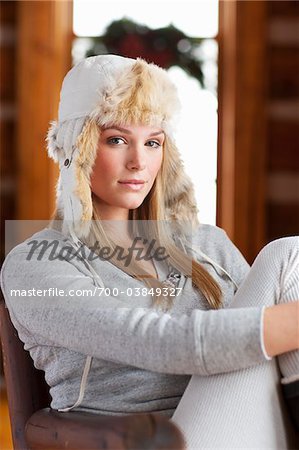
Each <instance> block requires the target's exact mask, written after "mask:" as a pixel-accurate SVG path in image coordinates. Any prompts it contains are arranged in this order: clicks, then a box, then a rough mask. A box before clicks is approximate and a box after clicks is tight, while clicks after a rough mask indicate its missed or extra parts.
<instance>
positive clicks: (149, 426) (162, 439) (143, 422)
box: [25, 408, 185, 450]
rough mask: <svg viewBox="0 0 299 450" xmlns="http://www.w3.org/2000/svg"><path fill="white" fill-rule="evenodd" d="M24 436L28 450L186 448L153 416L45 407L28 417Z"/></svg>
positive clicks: (177, 434)
mask: <svg viewBox="0 0 299 450" xmlns="http://www.w3.org/2000/svg"><path fill="white" fill-rule="evenodd" d="M25 434H26V441H27V443H28V447H29V448H30V449H31V450H49V449H51V450H56V449H57V450H58V449H65V448H67V449H71V450H85V449H86V450H87V449H88V450H95V449H113V450H127V449H130V450H133V449H136V450H137V449H138V450H141V449H146V450H162V449H169V450H170V449H175V450H184V449H185V443H184V438H183V436H182V433H181V432H180V430H179V429H178V428H177V427H176V425H175V424H174V423H173V422H171V421H170V420H169V419H168V418H167V417H164V416H161V415H159V414H154V413H148V414H130V415H127V416H105V415H98V414H92V413H85V412H76V411H73V412H66V413H63V412H58V411H55V410H51V409H50V408H45V409H41V410H39V411H37V412H36V413H34V414H33V415H32V416H31V417H30V419H29V420H28V421H27V424H26V430H25Z"/></svg>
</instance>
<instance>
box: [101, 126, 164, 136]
mask: <svg viewBox="0 0 299 450" xmlns="http://www.w3.org/2000/svg"><path fill="white" fill-rule="evenodd" d="M106 130H118V131H121V132H122V133H126V134H133V133H132V132H131V131H130V130H127V129H126V128H121V127H108V128H104V130H103V131H106ZM159 134H164V131H163V130H161V131H156V132H154V133H150V134H149V136H158V135H159Z"/></svg>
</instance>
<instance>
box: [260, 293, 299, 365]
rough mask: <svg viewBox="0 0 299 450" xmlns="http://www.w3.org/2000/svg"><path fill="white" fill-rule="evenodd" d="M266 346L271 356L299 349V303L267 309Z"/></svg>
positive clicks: (265, 313) (265, 323)
mask: <svg viewBox="0 0 299 450" xmlns="http://www.w3.org/2000/svg"><path fill="white" fill-rule="evenodd" d="M264 344H265V349H266V352H267V354H268V355H269V356H277V355H280V354H282V353H285V352H290V351H292V350H298V349H299V301H296V302H290V303H283V304H279V305H275V306H270V307H268V308H265V312H264Z"/></svg>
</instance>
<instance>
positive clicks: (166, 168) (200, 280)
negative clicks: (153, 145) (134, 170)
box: [52, 119, 222, 311]
mask: <svg viewBox="0 0 299 450" xmlns="http://www.w3.org/2000/svg"><path fill="white" fill-rule="evenodd" d="M99 136H100V128H99V126H98V124H97V122H96V120H95V119H88V120H87V121H86V123H85V126H84V128H83V131H82V132H81V134H80V135H79V136H78V139H77V146H78V149H79V155H78V171H77V174H76V176H77V177H84V178H85V179H88V180H89V179H90V175H91V173H92V168H93V164H94V161H95V157H96V152H97V145H98V139H99ZM171 147H174V143H173V142H172V140H170V139H169V138H168V136H167V135H166V136H165V141H164V144H163V159H162V165H161V168H160V170H159V172H158V174H157V177H156V179H155V182H154V184H153V186H152V188H151V190H150V192H149V193H148V195H147V196H146V198H145V199H144V201H143V203H142V204H141V205H140V206H139V207H138V208H137V209H135V210H130V211H129V223H130V229H131V231H132V235H134V233H138V235H139V236H140V233H141V235H143V236H145V237H147V238H149V239H151V241H152V242H154V243H155V248H156V246H160V247H162V248H164V249H165V250H166V252H167V255H168V262H169V263H170V264H171V266H173V267H174V268H175V269H177V270H178V271H179V272H180V273H181V274H183V275H185V276H187V277H190V278H191V279H192V284H193V286H194V287H195V288H196V289H197V290H198V291H200V292H201V293H202V294H203V295H204V297H205V299H206V301H207V303H208V305H209V306H210V307H211V308H213V309H218V308H220V307H221V306H222V293H221V288H220V286H219V284H218V283H217V282H216V280H215V279H214V278H213V277H212V276H211V275H210V274H209V273H208V271H207V270H206V269H205V268H204V267H203V266H202V265H201V264H200V263H199V262H197V261H196V260H195V259H194V258H193V256H192V255H190V254H188V253H187V252H186V249H185V248H184V245H183V244H182V241H181V240H179V239H178V240H177V242H175V239H174V236H173V234H172V233H171V232H170V229H169V227H168V226H166V223H167V221H169V220H170V222H173V221H174V217H171V216H170V217H169V216H167V212H166V207H165V202H164V193H165V192H166V191H167V190H168V191H169V189H170V187H169V184H168V183H169V180H171V179H173V177H174V176H177V173H173V172H174V169H173V168H174V167H176V170H178V168H177V165H175V164H173V161H172V159H173V158H174V157H175V156H174V155H177V152H174V151H172V150H174V149H173V148H171ZM80 161H81V162H80ZM179 170H180V168H179ZM181 170H183V168H181ZM91 195H92V219H93V220H92V221H91V227H90V232H89V235H88V236H87V237H86V238H84V239H81V240H82V241H83V242H84V244H85V245H87V247H89V248H90V247H92V246H93V245H94V243H95V242H98V243H100V244H101V246H105V247H109V248H110V249H111V250H112V256H111V258H110V261H111V262H112V263H113V264H115V265H116V266H117V267H119V268H121V269H122V270H124V271H125V272H126V273H128V274H129V275H131V276H133V277H136V278H141V280H142V281H143V282H144V284H145V285H147V286H148V287H149V288H153V292H154V293H155V292H156V288H157V287H160V288H162V287H163V285H162V283H161V282H160V281H159V280H157V279H155V278H153V277H151V275H150V274H149V273H147V272H146V271H145V270H143V269H142V268H140V266H138V263H136V262H134V260H133V261H132V262H131V263H130V265H129V267H124V266H123V264H121V263H120V261H119V259H118V258H117V257H116V256H115V248H116V247H117V245H116V243H115V241H114V240H113V237H112V236H111V235H110V234H109V236H108V234H107V233H106V231H105V229H104V226H103V223H102V221H101V217H100V214H99V212H98V211H97V208H96V207H95V202H94V200H93V199H94V195H93V194H91ZM182 195H184V194H182ZM185 195H186V198H185V199H183V200H184V204H186V202H188V196H187V193H186V194H185ZM178 200H179V201H178V202H177V203H176V205H177V208H178V210H179V208H180V201H181V200H182V198H180V199H178ZM187 206H189V207H190V209H192V208H193V209H194V204H191V203H190V204H189V205H188V203H187ZM176 212H179V211H176ZM174 215H175V214H174ZM61 218H62V217H61V213H60V211H59V210H58V209H57V208H56V210H55V212H54V214H53V217H52V220H54V221H56V220H58V219H61ZM143 221H147V222H149V226H148V227H146V229H142V223H143ZM179 232H182V229H180V230H179V231H178V234H179ZM189 244H190V246H192V243H191V242H190V243H189ZM190 269H191V273H190ZM173 298H174V297H172V296H162V295H154V296H153V305H154V306H159V307H161V308H162V309H163V310H166V311H167V310H169V309H170V308H171V306H172V304H173Z"/></svg>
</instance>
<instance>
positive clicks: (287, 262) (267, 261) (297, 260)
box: [256, 236, 299, 286]
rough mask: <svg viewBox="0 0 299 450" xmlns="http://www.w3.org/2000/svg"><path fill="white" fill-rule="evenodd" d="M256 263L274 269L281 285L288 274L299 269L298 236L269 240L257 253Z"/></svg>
mask: <svg viewBox="0 0 299 450" xmlns="http://www.w3.org/2000/svg"><path fill="white" fill-rule="evenodd" d="M256 263H258V264H259V267H260V268H262V267H264V268H265V270H266V271H269V270H270V271H271V272H272V271H274V272H275V273H276V274H277V275H278V276H279V281H280V285H281V286H283V285H284V284H285V281H286V279H287V278H288V277H289V275H290V274H291V273H292V272H294V271H296V270H297V271H298V269H299V236H290V237H283V238H279V239H275V240H274V241H271V242H269V243H268V244H267V245H266V246H265V247H264V248H263V249H262V250H261V251H260V253H259V254H258V256H257V258H256Z"/></svg>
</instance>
